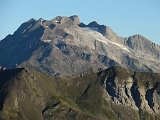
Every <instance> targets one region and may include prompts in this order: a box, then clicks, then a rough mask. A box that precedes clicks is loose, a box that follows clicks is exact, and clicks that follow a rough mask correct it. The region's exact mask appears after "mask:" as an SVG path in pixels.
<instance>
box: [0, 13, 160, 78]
mask: <svg viewBox="0 0 160 120" xmlns="http://www.w3.org/2000/svg"><path fill="white" fill-rule="evenodd" d="M159 53H160V49H159V46H158V45H155V44H154V43H151V42H150V41H149V40H147V39H145V38H143V37H142V36H138V35H135V36H131V37H129V38H123V37H120V36H118V35H117V34H116V33H114V32H113V31H112V29H111V28H109V27H107V26H105V25H100V24H98V23H97V22H95V21H93V22H91V23H89V24H88V25H85V24H83V23H80V19H79V17H78V16H76V15H75V16H71V17H61V16H57V17H56V18H54V19H52V20H45V19H43V18H40V19H39V20H35V19H33V18H32V19H30V20H29V21H27V22H25V23H23V24H22V25H21V26H20V27H19V28H18V29H17V30H16V31H15V33H14V34H13V35H8V36H7V37H6V38H5V39H4V40H2V41H1V42H0V56H1V59H0V66H2V67H7V68H15V67H29V68H34V69H36V70H40V71H42V72H45V73H47V74H49V75H52V76H74V77H78V76H80V75H81V74H83V73H85V72H86V71H94V72H98V71H99V70H103V69H106V68H108V67H111V66H123V67H125V68H130V69H134V70H138V71H150V72H157V71H159V70H160V60H159ZM65 68H67V69H65Z"/></svg>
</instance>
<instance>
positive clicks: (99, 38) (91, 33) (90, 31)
mask: <svg viewBox="0 0 160 120" xmlns="http://www.w3.org/2000/svg"><path fill="white" fill-rule="evenodd" d="M82 30H83V31H86V32H87V34H88V35H89V36H93V38H94V39H95V40H97V41H99V42H102V43H104V44H107V45H109V44H112V45H114V46H116V47H118V48H120V49H123V50H125V51H127V52H129V53H130V50H129V49H128V48H127V47H126V46H124V45H122V44H119V43H116V42H112V41H110V40H108V39H106V38H105V37H104V36H103V35H102V34H101V33H99V32H96V31H95V30H93V29H91V28H89V27H86V28H82Z"/></svg>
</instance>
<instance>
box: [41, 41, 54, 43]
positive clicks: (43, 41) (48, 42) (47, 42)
mask: <svg viewBox="0 0 160 120" xmlns="http://www.w3.org/2000/svg"><path fill="white" fill-rule="evenodd" d="M42 41H43V42H46V43H50V42H51V41H52V40H42Z"/></svg>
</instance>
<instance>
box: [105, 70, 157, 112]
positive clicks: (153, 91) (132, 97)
mask: <svg viewBox="0 0 160 120" xmlns="http://www.w3.org/2000/svg"><path fill="white" fill-rule="evenodd" d="M103 74H104V73H103ZM105 74H106V77H105V78H104V81H103V87H104V89H105V91H106V95H107V99H108V100H110V101H111V102H114V103H115V104H117V105H120V104H122V105H125V106H129V107H132V108H133V109H135V110H139V111H141V110H146V111H148V112H149V113H152V114H159V113H160V108H159V105H160V101H159V100H160V96H159V92H160V91H159V82H160V81H159V80H160V75H159V74H151V73H137V72H133V71H127V70H126V69H124V68H110V69H109V70H108V71H107V73H105Z"/></svg>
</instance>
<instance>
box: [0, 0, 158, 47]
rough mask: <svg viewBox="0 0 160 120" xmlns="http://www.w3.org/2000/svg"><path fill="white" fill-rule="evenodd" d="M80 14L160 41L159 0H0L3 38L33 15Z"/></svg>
mask: <svg viewBox="0 0 160 120" xmlns="http://www.w3.org/2000/svg"><path fill="white" fill-rule="evenodd" d="M71 15H78V16H80V19H81V22H84V23H86V24H88V23H89V22H91V21H93V20H96V21H97V22H98V23H100V24H104V25H107V26H109V27H111V28H112V29H113V30H114V31H115V32H116V33H117V34H118V35H120V36H123V37H127V36H130V35H134V34H141V35H143V36H145V37H146V38H148V39H150V40H152V41H153V42H156V43H158V44H160V0H79V1H78V0H0V40H1V39H3V38H4V37H5V36H6V35H7V34H13V32H14V31H15V30H16V29H17V28H18V27H19V26H20V25H21V24H22V23H23V22H25V21H27V20H29V19H30V18H35V19H39V18H44V19H47V20H49V19H52V18H55V17H56V16H71Z"/></svg>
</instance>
